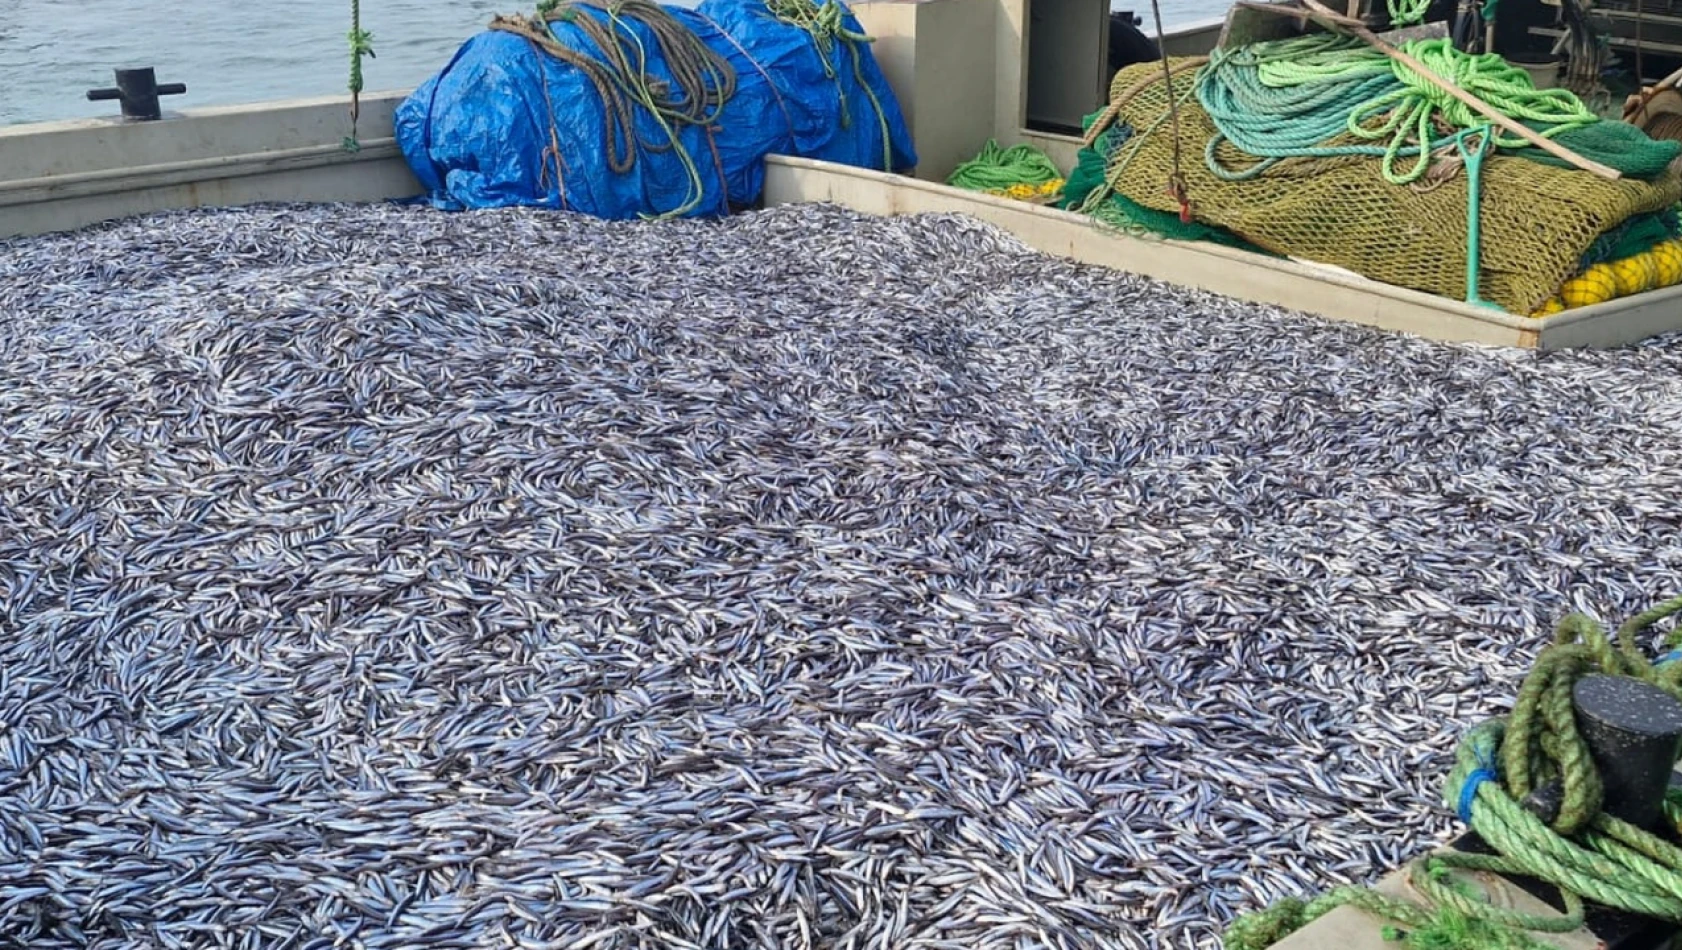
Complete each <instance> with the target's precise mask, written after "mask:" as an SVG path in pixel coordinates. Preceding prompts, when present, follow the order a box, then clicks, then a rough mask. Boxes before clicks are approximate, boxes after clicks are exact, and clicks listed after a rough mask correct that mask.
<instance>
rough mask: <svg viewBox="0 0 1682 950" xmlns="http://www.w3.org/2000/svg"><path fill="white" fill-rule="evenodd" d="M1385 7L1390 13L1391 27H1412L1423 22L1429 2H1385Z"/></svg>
mask: <svg viewBox="0 0 1682 950" xmlns="http://www.w3.org/2000/svg"><path fill="white" fill-rule="evenodd" d="M1385 7H1386V8H1387V10H1388V11H1389V13H1390V25H1391V26H1413V25H1414V24H1417V23H1424V22H1425V14H1426V13H1428V12H1430V9H1431V0H1385Z"/></svg>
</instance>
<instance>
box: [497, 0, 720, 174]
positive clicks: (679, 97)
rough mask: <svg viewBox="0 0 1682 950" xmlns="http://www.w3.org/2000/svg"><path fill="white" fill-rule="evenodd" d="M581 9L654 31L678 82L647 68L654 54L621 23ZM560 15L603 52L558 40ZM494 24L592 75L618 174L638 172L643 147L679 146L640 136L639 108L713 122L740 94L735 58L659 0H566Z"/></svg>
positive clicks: (675, 118)
mask: <svg viewBox="0 0 1682 950" xmlns="http://www.w3.org/2000/svg"><path fill="white" fill-rule="evenodd" d="M580 7H594V8H596V9H598V10H603V11H606V12H607V13H608V19H609V21H612V20H616V19H625V20H631V21H635V22H638V23H641V24H642V25H643V26H644V27H646V28H647V29H648V31H649V32H650V33H652V34H653V35H654V38H655V42H656V43H657V44H658V46H659V49H660V59H661V61H662V62H664V63H665V64H666V66H667V68H668V69H670V70H671V73H672V80H673V81H672V82H664V81H661V80H658V79H655V78H654V77H652V76H650V75H648V74H647V73H646V72H645V71H644V70H643V68H642V67H643V66H644V65H645V64H646V61H647V59H648V57H647V55H646V53H645V52H643V51H641V50H638V49H636V48H635V46H634V40H633V49H632V50H631V51H629V52H627V50H626V48H625V41H624V38H623V37H622V34H621V32H620V30H619V28H618V26H617V24H616V23H613V22H604V21H603V20H602V19H599V18H597V17H595V16H591V15H590V14H589V13H588V12H585V11H582V10H580V9H578V8H580ZM557 21H560V22H566V23H571V24H572V25H574V26H576V27H578V29H579V30H580V31H581V32H583V33H584V35H585V36H586V37H587V38H589V40H590V42H591V43H592V44H593V45H594V46H595V47H596V49H597V50H598V51H599V53H600V57H599V58H598V57H596V56H590V55H587V54H586V53H584V52H582V51H580V50H576V49H571V48H569V47H567V46H564V45H562V44H560V43H558V42H556V41H555V37H554V35H553V33H551V32H550V28H549V24H550V23H553V22H557ZM490 28H491V29H493V30H501V31H503V32H505V33H513V34H515V35H516V36H523V37H525V38H526V39H527V40H530V41H531V42H532V43H535V44H537V45H538V46H539V47H541V48H542V49H543V50H544V51H545V52H547V53H549V54H550V55H551V56H554V57H555V58H556V59H559V60H561V61H562V62H564V63H566V64H568V65H570V66H573V67H576V68H577V69H578V70H579V71H580V72H582V73H583V74H584V75H585V77H586V78H588V79H589V80H590V83H591V85H593V86H595V88H596V93H597V94H598V95H599V96H600V97H601V100H602V133H603V138H604V139H605V141H606V145H607V164H608V168H610V169H612V170H613V172H614V173H615V174H621V175H622V174H624V173H626V172H628V171H630V170H631V168H632V166H634V165H635V164H636V154H637V149H638V147H639V146H640V147H641V148H646V149H648V150H650V151H664V150H665V149H668V148H671V147H672V144H673V143H672V142H664V143H649V142H644V141H642V140H641V139H640V138H639V137H638V136H637V130H636V113H635V108H636V106H638V105H642V106H643V107H644V108H649V107H650V105H651V106H652V108H653V111H654V112H656V113H657V114H658V115H659V116H661V117H663V118H665V119H666V120H667V121H670V122H676V123H680V124H689V125H702V126H707V125H711V124H712V123H713V122H714V121H715V120H716V119H717V118H718V115H719V112H720V111H721V110H722V109H723V108H724V104H725V103H726V102H728V101H729V99H730V97H731V96H732V95H734V94H735V92H736V71H735V70H734V69H732V68H730V63H729V62H728V61H727V60H725V59H724V57H723V56H720V55H719V54H718V53H715V52H713V51H712V50H711V49H709V48H708V47H707V45H706V44H705V43H702V42H701V40H700V38H699V37H697V36H696V35H695V34H694V33H693V32H692V31H690V30H689V29H688V28H687V27H685V26H684V25H683V24H682V23H679V22H678V20H677V18H675V17H673V16H672V15H671V14H670V13H669V12H667V11H666V10H665V9H664V8H662V7H661V6H660V5H659V4H658V3H654V2H652V0H564V2H562V3H560V4H557V5H556V6H555V7H554V8H553V9H550V10H548V11H547V12H544V13H540V14H538V15H536V16H529V17H527V16H498V17H496V18H494V19H492V20H491V23H490ZM673 141H674V142H675V137H674V140H673Z"/></svg>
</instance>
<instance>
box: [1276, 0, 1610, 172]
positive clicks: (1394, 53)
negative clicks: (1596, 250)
mask: <svg viewBox="0 0 1682 950" xmlns="http://www.w3.org/2000/svg"><path fill="white" fill-rule="evenodd" d="M1302 2H1303V4H1304V5H1306V6H1307V7H1308V12H1309V15H1310V16H1312V17H1313V18H1314V19H1316V20H1319V21H1320V22H1321V23H1322V24H1324V25H1325V26H1326V27H1327V28H1328V29H1330V30H1332V31H1333V32H1337V31H1338V30H1348V31H1349V32H1350V33H1353V34H1354V35H1355V36H1356V37H1357V38H1359V39H1360V40H1361V41H1362V42H1364V43H1366V44H1367V45H1368V46H1371V47H1373V48H1374V49H1376V50H1378V51H1379V52H1381V53H1383V54H1384V55H1386V56H1388V57H1390V58H1391V59H1393V60H1396V61H1397V62H1399V63H1401V64H1402V65H1404V66H1406V67H1407V68H1409V69H1411V70H1413V71H1414V72H1416V73H1418V74H1419V75H1420V76H1421V77H1423V78H1424V79H1425V81H1426V82H1428V83H1430V84H1431V85H1433V86H1436V87H1437V88H1438V89H1441V90H1442V91H1444V92H1446V93H1448V94H1449V95H1451V96H1453V97H1454V98H1456V99H1459V100H1460V101H1461V102H1464V103H1465V104H1466V105H1467V106H1470V107H1471V109H1472V111H1474V112H1477V113H1478V114H1479V115H1482V116H1483V117H1485V118H1487V119H1489V121H1490V122H1492V123H1494V124H1495V125H1498V126H1500V127H1501V128H1503V129H1506V130H1507V131H1508V132H1511V133H1513V134H1514V135H1516V136H1518V137H1519V138H1521V139H1524V140H1525V141H1526V142H1529V143H1530V144H1531V145H1534V146H1536V147H1537V148H1539V149H1541V150H1542V151H1544V152H1547V153H1548V154H1549V155H1553V156H1554V157H1556V158H1559V159H1562V160H1564V161H1566V162H1569V163H1570V164H1572V165H1575V166H1576V167H1578V168H1580V169H1582V170H1583V171H1586V172H1589V173H1591V174H1595V175H1599V176H1600V177H1602V178H1605V179H1607V180H1608V181H1617V180H1618V179H1620V178H1622V177H1624V176H1623V173H1621V172H1619V171H1618V170H1617V169H1616V168H1613V167H1611V166H1610V165H1603V164H1601V163H1600V162H1597V161H1593V160H1592V159H1587V158H1584V157H1583V156H1581V155H1578V154H1577V153H1576V152H1573V151H1572V150H1570V149H1568V148H1566V147H1565V146H1563V145H1561V144H1559V143H1558V142H1555V141H1554V140H1552V139H1548V138H1544V137H1542V136H1541V135H1539V134H1537V132H1536V131H1535V130H1534V129H1532V128H1530V127H1529V126H1527V125H1525V124H1524V123H1522V122H1520V121H1518V120H1517V119H1514V118H1512V117H1510V116H1507V115H1505V114H1503V113H1502V112H1501V111H1500V110H1499V109H1496V108H1495V107H1494V106H1492V105H1490V104H1489V103H1487V102H1484V101H1483V100H1482V99H1479V98H1478V97H1477V96H1474V95H1472V94H1471V93H1469V92H1467V91H1466V90H1464V89H1461V88H1460V87H1459V86H1456V85H1454V84H1453V83H1451V82H1449V81H1448V80H1446V79H1444V78H1443V77H1441V76H1439V75H1437V74H1436V73H1434V72H1432V71H1431V70H1429V69H1427V68H1425V65H1424V64H1423V63H1421V62H1420V61H1419V60H1417V59H1414V58H1413V57H1412V56H1409V55H1408V54H1406V53H1404V52H1402V51H1401V50H1399V49H1397V48H1396V47H1394V46H1391V45H1390V44H1389V43H1386V42H1384V41H1383V40H1382V39H1379V37H1378V35H1377V34H1376V33H1374V32H1373V31H1372V30H1369V29H1367V26H1366V24H1365V23H1361V22H1359V21H1353V20H1351V19H1350V18H1349V17H1346V16H1344V15H1342V14H1340V13H1337V12H1335V11H1333V10H1330V9H1328V8H1327V7H1326V6H1325V5H1324V4H1322V3H1320V2H1319V0H1302ZM1245 6H1246V7H1248V8H1249V9H1252V10H1255V9H1265V8H1266V7H1268V6H1272V5H1271V4H1253V5H1252V4H1245ZM1274 9H1276V10H1278V12H1279V13H1280V14H1283V15H1286V16H1300V15H1301V13H1302V11H1301V10H1293V9H1291V8H1289V7H1283V6H1281V7H1275V8H1274Z"/></svg>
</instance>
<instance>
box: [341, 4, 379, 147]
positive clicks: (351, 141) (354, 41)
mask: <svg viewBox="0 0 1682 950" xmlns="http://www.w3.org/2000/svg"><path fill="white" fill-rule="evenodd" d="M346 36H347V37H348V38H349V40H350V83H349V86H348V88H349V89H350V134H349V135H347V136H345V139H344V148H345V150H346V151H348V152H356V151H360V150H361V149H362V143H361V142H360V141H358V140H357V138H356V120H357V118H358V117H359V113H360V112H361V102H360V97H361V95H362V57H364V56H366V57H368V58H369V59H373V58H374V34H372V33H370V32H368V31H367V30H364V29H363V28H362V0H350V32H349V33H348V34H346Z"/></svg>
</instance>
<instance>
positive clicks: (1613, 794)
mask: <svg viewBox="0 0 1682 950" xmlns="http://www.w3.org/2000/svg"><path fill="white" fill-rule="evenodd" d="M1571 699H1572V702H1573V704H1574V705H1575V706H1576V708H1577V728H1578V729H1580V730H1582V733H1583V739H1584V740H1585V741H1586V742H1587V743H1588V746H1589V753H1590V754H1591V755H1592V756H1594V765H1595V768H1597V769H1599V770H1600V776H1601V779H1602V781H1604V782H1605V783H1606V801H1605V804H1603V805H1602V806H1601V808H1602V810H1604V811H1605V812H1606V813H1607V814H1608V815H1611V816H1613V817H1614V818H1622V819H1623V820H1625V821H1627V822H1629V823H1630V824H1632V825H1635V826H1636V827H1638V828H1646V829H1648V830H1652V829H1653V828H1654V827H1655V826H1657V825H1658V822H1659V818H1660V817H1661V816H1662V815H1663V813H1664V793H1665V789H1666V788H1667V787H1669V785H1670V774H1671V771H1672V770H1673V769H1674V768H1675V767H1676V755H1677V752H1678V750H1682V702H1679V701H1677V699H1676V698H1675V697H1674V696H1672V695H1670V694H1669V693H1667V692H1665V691H1664V690H1662V689H1660V688H1659V687H1657V686H1654V685H1653V684H1651V683H1646V682H1643V681H1641V680H1638V679H1634V678H1632V677H1628V676H1606V675H1603V674H1594V675H1591V676H1585V677H1583V678H1582V679H1580V680H1578V681H1577V684H1576V686H1574V687H1573V688H1572V690H1571Z"/></svg>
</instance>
